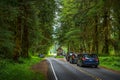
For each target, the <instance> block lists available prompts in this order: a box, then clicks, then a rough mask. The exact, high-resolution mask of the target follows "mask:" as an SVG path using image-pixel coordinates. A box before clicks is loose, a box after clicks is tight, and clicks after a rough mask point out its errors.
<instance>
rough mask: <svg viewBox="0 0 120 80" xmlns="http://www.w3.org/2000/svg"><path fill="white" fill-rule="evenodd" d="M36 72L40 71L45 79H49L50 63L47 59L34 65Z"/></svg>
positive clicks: (33, 68)
mask: <svg viewBox="0 0 120 80" xmlns="http://www.w3.org/2000/svg"><path fill="white" fill-rule="evenodd" d="M32 70H33V71H34V72H40V73H42V74H43V75H44V76H45V79H46V80H48V77H47V76H48V74H47V73H48V63H47V60H43V61H41V62H39V63H37V64H35V65H33V66H32Z"/></svg>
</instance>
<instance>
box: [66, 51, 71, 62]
mask: <svg viewBox="0 0 120 80" xmlns="http://www.w3.org/2000/svg"><path fill="white" fill-rule="evenodd" d="M72 54H73V52H70V53H68V54H67V55H66V60H67V61H69V60H70V57H71V56H72Z"/></svg>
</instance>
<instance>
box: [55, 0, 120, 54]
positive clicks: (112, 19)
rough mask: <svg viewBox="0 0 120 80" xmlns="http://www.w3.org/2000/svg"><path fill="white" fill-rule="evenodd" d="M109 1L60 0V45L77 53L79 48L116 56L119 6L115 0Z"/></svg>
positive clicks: (119, 31) (117, 49)
mask: <svg viewBox="0 0 120 80" xmlns="http://www.w3.org/2000/svg"><path fill="white" fill-rule="evenodd" d="M112 1H113V0H111V1H109V0H95V1H91V0H87V1H85V0H61V4H60V5H61V6H62V8H60V13H59V14H60V15H59V16H60V23H61V25H60V26H61V27H58V29H57V38H58V41H59V44H60V45H62V46H66V47H68V48H69V50H70V49H72V50H74V51H77V52H79V51H78V50H80V49H81V48H82V49H84V50H85V51H89V52H95V53H98V54H102V53H104V54H108V55H110V54H112V55H118V54H119V49H120V47H119V41H120V40H119V39H120V28H119V22H120V16H119V15H118V14H119V13H120V10H118V9H119V8H118V7H119V6H120V5H119V1H118V0H115V1H114V3H113V2H112ZM77 48H79V49H77ZM76 49H77V50H76Z"/></svg>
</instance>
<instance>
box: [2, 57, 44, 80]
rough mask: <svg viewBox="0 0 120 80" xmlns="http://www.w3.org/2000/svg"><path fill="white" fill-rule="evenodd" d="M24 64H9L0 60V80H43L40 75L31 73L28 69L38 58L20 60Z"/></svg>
mask: <svg viewBox="0 0 120 80" xmlns="http://www.w3.org/2000/svg"><path fill="white" fill-rule="evenodd" d="M21 60H23V61H24V63H11V62H9V61H7V60H0V69H1V70H0V80H44V76H43V75H42V74H41V73H35V72H33V71H32V70H31V69H30V67H31V65H33V64H35V63H36V62H38V61H40V60H42V59H40V58H35V57H33V58H31V59H21Z"/></svg>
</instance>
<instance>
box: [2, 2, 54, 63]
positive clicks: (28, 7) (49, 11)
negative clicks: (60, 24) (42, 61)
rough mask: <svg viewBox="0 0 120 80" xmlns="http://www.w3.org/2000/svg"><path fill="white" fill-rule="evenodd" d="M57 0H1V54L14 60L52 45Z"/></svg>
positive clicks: (43, 50)
mask: <svg viewBox="0 0 120 80" xmlns="http://www.w3.org/2000/svg"><path fill="white" fill-rule="evenodd" d="M55 8H56V3H55V1H54V0H49V1H48V0H0V24H1V25H0V57H2V58H10V59H14V60H15V61H17V60H18V58H19V57H23V58H27V57H29V56H30V55H34V53H43V54H46V53H47V51H48V49H49V46H50V45H52V43H53V39H52V34H53V27H52V26H53V23H54V16H55Z"/></svg>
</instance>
